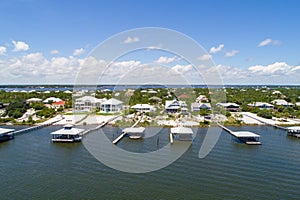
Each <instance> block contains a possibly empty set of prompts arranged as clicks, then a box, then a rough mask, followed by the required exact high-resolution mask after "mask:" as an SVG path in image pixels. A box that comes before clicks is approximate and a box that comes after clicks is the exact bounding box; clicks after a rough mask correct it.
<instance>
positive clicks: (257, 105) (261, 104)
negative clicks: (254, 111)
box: [247, 102, 274, 110]
mask: <svg viewBox="0 0 300 200" xmlns="http://www.w3.org/2000/svg"><path fill="white" fill-rule="evenodd" d="M247 106H250V107H253V108H259V109H260V110H262V109H274V106H273V105H272V104H269V103H266V102H254V103H249V104H247Z"/></svg>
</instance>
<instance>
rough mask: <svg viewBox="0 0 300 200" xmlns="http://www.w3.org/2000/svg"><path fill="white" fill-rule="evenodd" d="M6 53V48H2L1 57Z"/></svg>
mask: <svg viewBox="0 0 300 200" xmlns="http://www.w3.org/2000/svg"><path fill="white" fill-rule="evenodd" d="M5 53H6V47H3V46H0V55H4V54H5Z"/></svg>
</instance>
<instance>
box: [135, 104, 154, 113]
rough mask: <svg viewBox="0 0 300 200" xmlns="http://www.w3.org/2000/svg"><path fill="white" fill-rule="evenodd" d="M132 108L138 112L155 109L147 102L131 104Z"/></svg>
mask: <svg viewBox="0 0 300 200" xmlns="http://www.w3.org/2000/svg"><path fill="white" fill-rule="evenodd" d="M131 108H132V109H135V110H136V111H138V112H155V111H156V109H155V108H154V106H152V105H149V104H136V105H134V106H131Z"/></svg>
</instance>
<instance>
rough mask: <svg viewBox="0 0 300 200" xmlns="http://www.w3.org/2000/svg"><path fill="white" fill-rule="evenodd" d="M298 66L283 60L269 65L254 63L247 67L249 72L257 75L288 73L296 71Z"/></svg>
mask: <svg viewBox="0 0 300 200" xmlns="http://www.w3.org/2000/svg"><path fill="white" fill-rule="evenodd" d="M299 69H300V66H290V65H288V64H287V63H285V62H275V63H273V64H270V65H266V66H264V65H255V66H251V67H249V68H248V70H249V71H250V72H251V73H255V74H259V75H290V74H291V73H292V72H295V71H298V70H299Z"/></svg>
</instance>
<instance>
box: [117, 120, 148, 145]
mask: <svg viewBox="0 0 300 200" xmlns="http://www.w3.org/2000/svg"><path fill="white" fill-rule="evenodd" d="M143 117H144V114H143V115H142V116H141V117H140V119H139V120H138V121H136V122H135V123H134V124H133V125H132V126H131V127H130V128H134V127H136V126H137V125H138V124H139V123H140V121H141V120H142V119H143ZM124 130H125V131H124ZM124 130H123V131H122V133H121V135H119V137H117V138H116V139H115V140H114V141H113V142H112V143H113V144H117V143H118V142H119V141H120V140H121V139H123V138H124V137H125V135H127V132H126V129H124Z"/></svg>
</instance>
